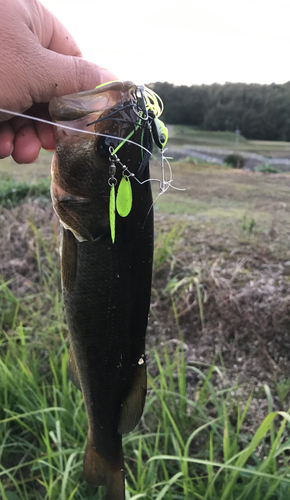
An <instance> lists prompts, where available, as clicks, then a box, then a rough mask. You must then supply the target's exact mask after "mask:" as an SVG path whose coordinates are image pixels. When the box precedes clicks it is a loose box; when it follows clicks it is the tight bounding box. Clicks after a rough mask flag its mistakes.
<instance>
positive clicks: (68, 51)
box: [33, 3, 82, 57]
mask: <svg viewBox="0 0 290 500" xmlns="http://www.w3.org/2000/svg"><path fill="white" fill-rule="evenodd" d="M38 9H39V18H40V23H39V25H38V26H37V27H36V28H35V30H33V31H34V33H35V35H36V36H37V37H38V39H39V41H40V43H41V45H42V46H43V47H45V48H46V49H49V50H52V51H53V52H58V53H59V54H64V55H67V56H76V57H82V53H81V50H80V48H79V46H78V45H77V43H76V41H75V40H74V38H73V37H72V35H71V34H70V33H69V31H68V30H67V29H66V27H65V26H64V25H63V24H62V23H61V22H60V21H59V20H58V19H57V18H56V17H55V16H54V15H53V14H52V13H51V12H50V11H49V10H48V9H47V8H46V7H44V5H42V4H41V3H39V4H38Z"/></svg>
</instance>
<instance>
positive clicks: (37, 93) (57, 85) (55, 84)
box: [30, 47, 117, 103]
mask: <svg viewBox="0 0 290 500" xmlns="http://www.w3.org/2000/svg"><path fill="white" fill-rule="evenodd" d="M39 50H40V52H41V54H39V56H40V57H39V58H36V59H34V63H33V67H32V68H30V70H31V71H32V73H34V77H32V78H30V82H31V88H30V94H31V98H32V100H33V101H34V102H38V103H39V102H49V101H50V99H52V97H58V96H61V95H66V94H73V93H75V92H81V91H84V90H90V89H93V88H94V87H96V86H97V85H100V84H101V83H105V82H107V81H111V80H116V79H117V77H116V75H114V73H112V72H110V71H109V70H107V69H105V68H101V67H100V66H98V65H97V64H94V63H92V62H89V61H86V60H85V59H82V58H81V57H75V56H68V55H63V54H59V53H57V52H53V51H51V50H49V49H45V48H43V47H40V48H39Z"/></svg>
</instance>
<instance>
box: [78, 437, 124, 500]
mask: <svg viewBox="0 0 290 500" xmlns="http://www.w3.org/2000/svg"><path fill="white" fill-rule="evenodd" d="M118 462H119V464H116V466H114V467H112V465H111V464H110V463H109V462H108V461H107V460H106V459H105V458H103V457H102V456H101V455H100V454H99V453H98V452H97V451H96V450H95V449H94V447H93V444H92V439H91V435H90V432H89V434H88V444H87V447H86V451H85V457H84V476H85V480H86V481H87V482H88V483H89V484H90V485H91V486H94V487H97V486H106V487H107V495H106V500H125V486H124V469H123V467H124V464H123V454H122V452H121V456H120V460H119V461H118Z"/></svg>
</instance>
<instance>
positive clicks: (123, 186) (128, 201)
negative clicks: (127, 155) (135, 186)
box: [116, 175, 132, 217]
mask: <svg viewBox="0 0 290 500" xmlns="http://www.w3.org/2000/svg"><path fill="white" fill-rule="evenodd" d="M116 207H117V212H118V214H119V215H120V216H121V217H127V215H129V213H130V212H131V208H132V188H131V182H130V180H129V177H127V175H124V177H122V180H121V182H120V186H119V188H118V192H117V200H116Z"/></svg>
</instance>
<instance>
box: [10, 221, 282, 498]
mask: <svg viewBox="0 0 290 500" xmlns="http://www.w3.org/2000/svg"><path fill="white" fill-rule="evenodd" d="M183 230H184V228H182V229H179V230H178V229H177V228H176V227H175V228H173V229H172V230H171V231H170V232H160V235H159V238H158V240H157V242H156V248H157V250H156V254H155V259H156V260H155V272H158V270H159V269H160V268H162V265H163V263H164V262H165V261H166V260H168V259H170V260H171V261H173V260H174V254H175V252H176V248H177V245H178V241H179V239H180V237H181V233H182V231H183ZM34 233H35V237H36V242H37V245H36V247H37V246H38V251H36V254H35V258H36V259H37V260H38V265H39V274H40V281H39V283H38V284H36V285H35V287H36V290H35V292H34V293H33V294H31V295H30V296H29V295H27V296H25V297H24V298H22V299H21V300H20V299H18V298H17V297H16V296H15V295H14V294H13V293H12V292H11V290H10V288H9V283H6V282H4V281H3V280H2V283H1V286H0V310H1V323H0V325H1V332H0V333H1V337H0V342H1V347H0V349H1V351H0V365H1V366H0V374H1V377H0V443H1V445H0V464H1V465H0V493H1V496H2V498H3V500H7V499H8V500H28V499H43V498H44V499H49V500H54V499H55V500H56V499H57V500H59V499H61V500H68V499H76V500H77V499H78V500H81V499H93V498H94V499H101V498H102V497H103V494H104V490H103V489H102V488H100V489H99V491H98V492H97V493H95V491H94V490H93V489H92V488H90V487H89V486H88V485H87V484H86V483H85V481H84V480H83V472H82V461H83V455H84V449H85V441H86V433H87V419H86V415H85V411H84V405H83V402H82V396H81V393H80V392H79V391H77V389H75V387H74V386H73V385H72V383H71V382H70V381H69V380H68V377H67V360H68V351H67V344H66V340H65V337H66V326H65V323H64V317H63V308H62V300H61V296H60V294H59V289H58V286H57V283H59V270H58V263H57V256H56V254H52V253H51V252H50V249H49V247H47V244H45V243H44V239H43V238H42V234H41V230H38V229H36V228H34ZM40 254H41V255H42V257H41V258H40ZM193 283H194V284H195V285H196V286H197V288H199V280H198V276H197V275H195V277H193ZM183 285H185V283H183V284H179V286H177V284H176V283H175V290H174V291H175V292H176V291H178V290H180V291H181V290H182V286H183ZM186 285H188V283H187V284H186ZM199 297H200V296H199ZM199 302H200V315H201V318H202V314H203V313H202V306H201V299H200V298H199ZM173 314H174V318H175V320H174V321H175V324H176V327H177V329H178V330H179V323H178V316H177V313H176V307H175V303H174V302H173ZM179 331H180V330H179ZM180 335H181V333H180ZM192 380H196V382H195V383H194V384H192V383H191V381H192ZM286 385H287V384H286ZM263 390H264V392H265V398H267V400H268V415H267V416H266V418H265V419H264V420H263V421H262V422H260V424H259V425H256V426H253V424H252V422H253V419H252V416H251V410H250V403H251V396H250V397H249V398H248V400H246V401H245V400H243V397H242V395H241V394H240V395H238V386H237V385H235V386H234V387H231V386H229V384H228V382H227V378H226V372H225V370H224V369H222V368H218V367H217V365H216V363H215V362H213V363H212V365H211V366H204V365H203V364H202V363H200V362H198V361H197V362H194V361H193V362H191V363H186V362H185V351H184V347H183V341H182V337H180V341H179V342H178V343H177V347H176V348H175V349H173V350H172V349H170V350H169V348H168V346H166V345H165V347H163V348H162V349H158V351H157V350H156V349H155V350H151V351H150V352H149V391H148V392H149V393H148V397H147V401H146V406H145V410H144V414H143V417H142V419H141V422H140V424H139V426H138V428H137V429H136V430H135V431H133V432H132V433H130V434H129V435H128V436H125V437H124V440H123V441H124V455H125V463H126V499H128V500H129V498H130V499H131V500H133V499H135V500H137V499H141V498H144V499H147V500H151V499H152V500H153V499H154V500H161V499H166V500H167V499H168V500H181V499H184V498H185V499H208V500H233V499H235V500H239V499H240V500H246V499H248V500H259V499H263V500H264V499H266V500H276V499H277V500H278V499H282V500H286V499H287V498H289V496H290V467H289V449H290V438H289V421H290V417H289V414H288V413H286V412H273V411H272V395H271V394H270V390H269V388H268V387H267V386H264V389H263ZM282 392H283V388H282V385H280V394H281V397H283V394H282ZM282 438H283V441H282Z"/></svg>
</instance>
